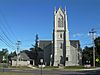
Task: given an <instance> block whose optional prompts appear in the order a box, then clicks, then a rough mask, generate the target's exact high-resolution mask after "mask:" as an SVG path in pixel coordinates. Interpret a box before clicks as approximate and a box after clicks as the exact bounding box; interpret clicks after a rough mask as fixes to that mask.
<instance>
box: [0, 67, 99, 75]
mask: <svg viewBox="0 0 100 75" xmlns="http://www.w3.org/2000/svg"><path fill="white" fill-rule="evenodd" d="M0 72H14V73H32V74H36V75H40V74H41V70H20V69H11V68H10V69H8V68H4V69H0ZM44 74H45V75H51V74H53V75H99V74H100V69H98V70H84V71H61V70H43V71H42V75H44Z"/></svg>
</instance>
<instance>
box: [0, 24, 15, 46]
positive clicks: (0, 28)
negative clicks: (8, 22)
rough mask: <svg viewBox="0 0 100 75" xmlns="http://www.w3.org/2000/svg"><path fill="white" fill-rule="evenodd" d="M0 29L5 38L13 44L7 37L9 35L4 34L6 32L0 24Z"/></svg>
mask: <svg viewBox="0 0 100 75" xmlns="http://www.w3.org/2000/svg"><path fill="white" fill-rule="evenodd" d="M0 30H1V31H2V33H3V35H4V36H5V38H6V39H7V40H8V41H9V42H10V43H11V44H14V43H13V42H12V41H11V40H10V39H9V37H8V36H7V35H6V33H5V32H4V30H3V29H2V27H1V26H0Z"/></svg>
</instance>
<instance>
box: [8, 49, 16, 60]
mask: <svg viewBox="0 0 100 75" xmlns="http://www.w3.org/2000/svg"><path fill="white" fill-rule="evenodd" d="M14 56H17V53H16V51H14V52H11V53H10V54H9V55H8V60H9V61H11V58H13V57H14Z"/></svg>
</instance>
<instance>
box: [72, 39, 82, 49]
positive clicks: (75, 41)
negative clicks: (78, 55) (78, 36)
mask: <svg viewBox="0 0 100 75" xmlns="http://www.w3.org/2000/svg"><path fill="white" fill-rule="evenodd" d="M70 44H71V45H72V46H73V47H75V48H77V46H80V41H79V40H70Z"/></svg>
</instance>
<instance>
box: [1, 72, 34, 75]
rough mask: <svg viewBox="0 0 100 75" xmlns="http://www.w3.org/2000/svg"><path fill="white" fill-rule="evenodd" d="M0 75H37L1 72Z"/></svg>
mask: <svg viewBox="0 0 100 75" xmlns="http://www.w3.org/2000/svg"><path fill="white" fill-rule="evenodd" d="M0 75H36V74H32V73H31V74H30V73H14V72H0Z"/></svg>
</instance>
